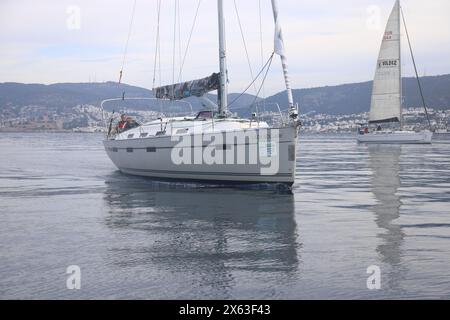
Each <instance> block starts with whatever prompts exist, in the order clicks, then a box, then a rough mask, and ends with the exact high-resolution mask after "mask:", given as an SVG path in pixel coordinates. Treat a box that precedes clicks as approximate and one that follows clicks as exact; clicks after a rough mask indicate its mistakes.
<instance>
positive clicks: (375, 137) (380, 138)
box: [357, 131, 433, 144]
mask: <svg viewBox="0 0 450 320" xmlns="http://www.w3.org/2000/svg"><path fill="white" fill-rule="evenodd" d="M432 138H433V133H432V132H430V131H422V132H412V131H393V132H374V133H368V134H364V135H360V136H358V138H357V140H358V142H360V143H374V144H431V140H432Z"/></svg>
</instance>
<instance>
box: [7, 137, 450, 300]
mask: <svg viewBox="0 0 450 320" xmlns="http://www.w3.org/2000/svg"><path fill="white" fill-rule="evenodd" d="M101 140H102V136H101V135H95V134H40V133H39V134H38V133H35V134H29V133H27V134H20V133H8V134H6V133H2V134H1V136H0V150H1V153H0V160H1V161H0V298H2V299H11V298H12V299H23V298H32V299H37V298H50V299H80V298H93V299H100V298H106V299H120V298H132V299H134V298H136V299H228V298H233V299H247V298H248V299H317V298H324V299H334V298H340V299H386V298H444V299H446V298H447V299H448V298H450V144H446V143H439V142H436V143H435V144H434V145H432V146H379V147H377V146H374V147H367V146H364V145H358V144H357V143H356V142H355V141H354V139H353V138H352V137H351V136H320V135H317V136H301V139H300V147H299V150H298V163H297V182H296V185H295V187H294V190H293V193H292V194H286V193H285V192H284V193H280V192H277V191H275V190H248V189H242V188H241V189H230V188H207V187H205V186H202V185H196V184H187V185H186V184H170V183H157V182H152V181H150V180H148V179H143V178H137V177H130V176H126V175H123V174H121V173H119V172H118V171H117V170H116V168H115V167H114V166H113V164H112V163H111V162H110V160H109V159H108V158H107V156H106V155H105V152H104V150H103V147H102V143H101ZM71 265H76V266H79V268H80V270H81V278H80V279H81V289H80V290H69V289H67V287H66V281H67V279H68V277H69V275H68V274H66V270H67V267H68V266H71ZM369 266H378V267H379V268H380V271H381V278H380V280H381V289H379V290H369V289H368V288H367V279H368V277H369V276H370V274H368V273H367V268H368V267H369Z"/></svg>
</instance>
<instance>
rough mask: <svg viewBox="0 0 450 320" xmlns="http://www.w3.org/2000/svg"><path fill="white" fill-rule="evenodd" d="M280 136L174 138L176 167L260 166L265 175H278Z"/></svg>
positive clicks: (248, 134) (273, 133)
mask: <svg viewBox="0 0 450 320" xmlns="http://www.w3.org/2000/svg"><path fill="white" fill-rule="evenodd" d="M279 138H280V133H279V130H278V129H270V130H269V129H259V130H248V131H231V132H217V133H197V134H195V133H194V134H192V135H182V136H172V137H171V140H172V142H176V145H175V146H174V147H173V148H172V151H171V160H172V163H174V164H175V165H249V166H258V167H259V168H260V173H261V174H262V175H276V174H278V172H279V164H280V161H279V149H280V141H279V140H280V139H279Z"/></svg>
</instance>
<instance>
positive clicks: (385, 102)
mask: <svg viewBox="0 0 450 320" xmlns="http://www.w3.org/2000/svg"><path fill="white" fill-rule="evenodd" d="M400 120H401V51H400V3H399V1H398V0H397V1H396V2H395V5H394V9H393V10H392V13H391V16H390V17H389V21H388V23H387V26H386V31H385V33H384V36H383V42H382V44H381V49H380V54H379V56H378V61H377V67H376V72H375V79H374V82H373V89H372V102H371V107H370V123H382V122H399V121H400Z"/></svg>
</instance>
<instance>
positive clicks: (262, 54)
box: [258, 0, 266, 111]
mask: <svg viewBox="0 0 450 320" xmlns="http://www.w3.org/2000/svg"><path fill="white" fill-rule="evenodd" d="M258 13H259V42H260V50H261V67H263V66H264V44H263V31H262V9H261V0H258ZM262 99H263V110H264V111H265V109H266V89H265V86H263V88H262Z"/></svg>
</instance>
